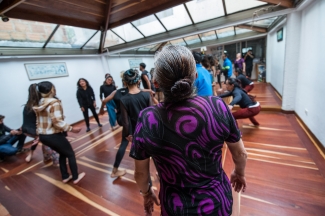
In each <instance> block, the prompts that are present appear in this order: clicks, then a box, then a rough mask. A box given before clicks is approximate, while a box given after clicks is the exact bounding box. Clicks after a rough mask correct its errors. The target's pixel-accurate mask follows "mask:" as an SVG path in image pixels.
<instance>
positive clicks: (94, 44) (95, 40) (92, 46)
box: [83, 31, 101, 49]
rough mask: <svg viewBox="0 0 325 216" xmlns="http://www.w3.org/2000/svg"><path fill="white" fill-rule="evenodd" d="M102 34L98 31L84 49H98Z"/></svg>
mask: <svg viewBox="0 0 325 216" xmlns="http://www.w3.org/2000/svg"><path fill="white" fill-rule="evenodd" d="M100 35H101V32H100V31H98V32H97V34H96V35H95V36H94V37H93V38H92V39H91V40H90V41H89V42H88V43H87V44H86V45H85V46H84V47H83V49H98V48H99V43H100Z"/></svg>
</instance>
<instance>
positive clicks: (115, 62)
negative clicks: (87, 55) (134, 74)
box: [105, 56, 154, 88]
mask: <svg viewBox="0 0 325 216" xmlns="http://www.w3.org/2000/svg"><path fill="white" fill-rule="evenodd" d="M105 58H106V59H107V62H108V68H109V71H110V73H111V75H112V76H113V78H114V80H115V83H116V85H117V86H118V87H119V88H120V87H122V81H121V78H120V73H121V71H126V70H128V69H130V65H129V61H128V59H135V58H137V59H142V62H143V63H145V64H146V65H147V67H146V70H147V71H148V72H150V70H151V68H153V67H154V56H152V57H151V56H146V57H141V56H130V57H127V56H123V57H114V56H109V57H105ZM138 70H139V68H138ZM139 72H140V70H139Z"/></svg>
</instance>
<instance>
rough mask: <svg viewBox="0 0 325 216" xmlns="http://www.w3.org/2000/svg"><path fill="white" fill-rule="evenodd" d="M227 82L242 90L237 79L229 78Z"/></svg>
mask: <svg viewBox="0 0 325 216" xmlns="http://www.w3.org/2000/svg"><path fill="white" fill-rule="evenodd" d="M227 80H228V83H229V84H230V85H234V86H235V87H237V88H240V89H242V88H241V86H240V80H238V79H235V78H228V79H227Z"/></svg>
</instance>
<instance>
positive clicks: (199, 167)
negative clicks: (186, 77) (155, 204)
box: [130, 96, 240, 216]
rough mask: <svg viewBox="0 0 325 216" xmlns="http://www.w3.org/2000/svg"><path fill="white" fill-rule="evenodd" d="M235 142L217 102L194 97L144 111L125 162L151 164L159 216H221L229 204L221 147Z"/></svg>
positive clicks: (224, 109) (228, 117) (227, 116)
mask: <svg viewBox="0 0 325 216" xmlns="http://www.w3.org/2000/svg"><path fill="white" fill-rule="evenodd" d="M239 140H240V132H239V130H238V128H237V126H236V122H235V120H234V118H233V116H232V114H231V112H230V110H229V109H228V107H227V105H226V104H225V103H224V102H223V101H222V99H220V98H219V97H211V96H210V97H200V96H196V97H194V98H191V99H187V100H185V101H182V102H178V103H174V104H168V105H166V104H163V103H161V104H159V105H158V106H156V107H149V108H146V109H144V110H143V111H142V112H141V113H140V115H139V119H138V123H137V126H136V129H135V133H134V136H133V143H132V147H131V152H130V156H131V157H132V158H134V159H136V160H144V159H147V158H149V157H152V158H153V159H154V161H155V164H156V167H157V170H158V173H159V176H160V193H159V198H160V202H161V214H162V215H163V216H167V215H168V216H172V215H177V216H181V215H186V216H187V215H193V216H194V215H213V216H216V215H222V216H225V215H230V214H231V213H232V203H233V200H232V193H231V186H230V183H229V179H228V177H227V176H226V174H225V173H224V171H223V169H222V162H221V157H222V147H223V144H224V141H227V142H230V143H235V142H238V141H239Z"/></svg>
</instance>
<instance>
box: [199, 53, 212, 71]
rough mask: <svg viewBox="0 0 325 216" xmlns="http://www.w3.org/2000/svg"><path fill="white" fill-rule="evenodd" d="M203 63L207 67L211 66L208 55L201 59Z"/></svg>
mask: <svg viewBox="0 0 325 216" xmlns="http://www.w3.org/2000/svg"><path fill="white" fill-rule="evenodd" d="M201 64H202V65H203V67H205V69H209V68H211V65H210V61H209V59H208V56H204V57H203V59H202V61H201Z"/></svg>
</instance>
